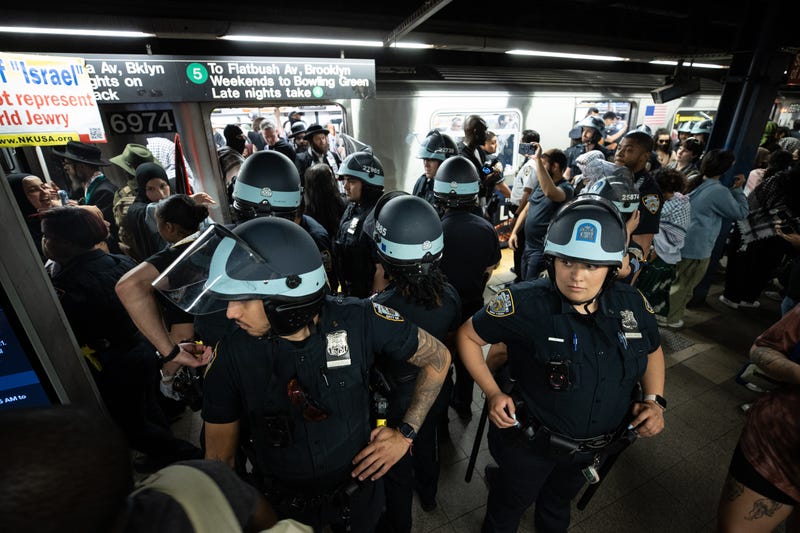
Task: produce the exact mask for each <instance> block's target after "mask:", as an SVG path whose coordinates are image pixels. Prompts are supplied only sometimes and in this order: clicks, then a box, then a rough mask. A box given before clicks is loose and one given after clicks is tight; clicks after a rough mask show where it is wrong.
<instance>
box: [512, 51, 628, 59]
mask: <svg viewBox="0 0 800 533" xmlns="http://www.w3.org/2000/svg"><path fill="white" fill-rule="evenodd" d="M506 54H510V55H518V56H537V57H557V58H561V59H589V60H592V61H630V59H629V58H627V57H619V56H600V55H592V54H568V53H564V52H544V51H540V50H506Z"/></svg>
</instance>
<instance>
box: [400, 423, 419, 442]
mask: <svg viewBox="0 0 800 533" xmlns="http://www.w3.org/2000/svg"><path fill="white" fill-rule="evenodd" d="M397 431H399V432H400V434H401V435H403V436H404V437H405V438H407V439H409V440H411V441H413V440H414V439H415V438H417V432H416V431H414V428H413V427H411V424H409V423H408V422H403V423H402V424H400V427H398V428H397Z"/></svg>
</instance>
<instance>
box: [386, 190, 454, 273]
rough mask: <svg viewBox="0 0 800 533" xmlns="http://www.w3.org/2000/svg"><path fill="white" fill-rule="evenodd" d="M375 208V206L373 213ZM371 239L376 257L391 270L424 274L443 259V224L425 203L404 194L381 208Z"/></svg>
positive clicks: (434, 211)
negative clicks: (375, 249)
mask: <svg viewBox="0 0 800 533" xmlns="http://www.w3.org/2000/svg"><path fill="white" fill-rule="evenodd" d="M377 209H378V206H376V210H377ZM373 238H374V239H375V244H376V245H377V249H378V256H379V257H380V259H381V261H382V262H383V263H384V264H385V265H386V266H387V267H388V269H389V271H390V273H391V271H392V270H395V269H397V270H402V271H403V272H405V273H407V274H412V275H414V274H415V275H426V274H428V272H430V269H431V267H432V266H434V265H436V263H438V261H439V259H441V257H442V249H443V248H444V236H443V233H442V222H441V219H440V218H439V215H438V214H437V213H436V210H435V209H434V208H433V206H431V205H430V204H429V203H428V202H426V201H425V200H423V199H422V198H419V197H418V196H412V195H410V194H403V195H398V196H395V197H393V198H391V199H389V201H387V202H386V203H385V204H383V205H381V206H380V210H379V211H378V212H377V213H376V214H375V229H374V232H373Z"/></svg>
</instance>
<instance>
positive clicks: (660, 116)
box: [644, 104, 667, 129]
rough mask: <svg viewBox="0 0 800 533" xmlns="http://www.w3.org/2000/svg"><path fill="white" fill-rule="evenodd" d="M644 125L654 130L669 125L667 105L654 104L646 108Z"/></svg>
mask: <svg viewBox="0 0 800 533" xmlns="http://www.w3.org/2000/svg"><path fill="white" fill-rule="evenodd" d="M644 124H645V125H647V126H650V127H651V128H653V129H656V128H663V127H664V126H666V125H667V106H666V104H653V105H648V106H645V108H644Z"/></svg>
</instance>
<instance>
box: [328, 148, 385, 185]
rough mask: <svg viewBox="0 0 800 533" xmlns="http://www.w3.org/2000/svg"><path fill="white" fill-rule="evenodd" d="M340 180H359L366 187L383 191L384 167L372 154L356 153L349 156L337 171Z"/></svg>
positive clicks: (365, 152)
mask: <svg viewBox="0 0 800 533" xmlns="http://www.w3.org/2000/svg"><path fill="white" fill-rule="evenodd" d="M337 175H338V176H339V179H344V178H345V177H347V176H349V177H351V178H358V179H360V180H361V181H363V182H364V183H365V184H366V185H371V186H373V187H377V188H380V189H383V183H384V173H383V165H381V162H380V160H379V159H378V158H377V157H376V156H375V155H374V154H373V153H372V152H367V151H363V152H355V153H352V154H350V155H348V156H347V157H346V158H345V159H344V161H342V164H341V165H339V170H338V171H337Z"/></svg>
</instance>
